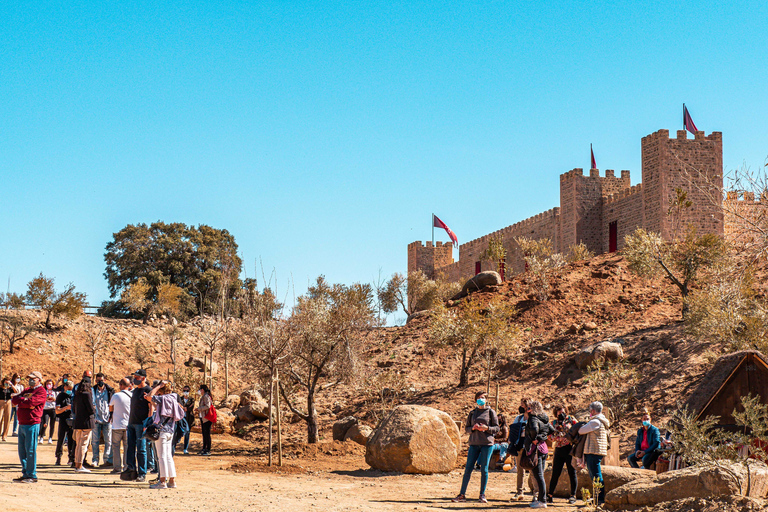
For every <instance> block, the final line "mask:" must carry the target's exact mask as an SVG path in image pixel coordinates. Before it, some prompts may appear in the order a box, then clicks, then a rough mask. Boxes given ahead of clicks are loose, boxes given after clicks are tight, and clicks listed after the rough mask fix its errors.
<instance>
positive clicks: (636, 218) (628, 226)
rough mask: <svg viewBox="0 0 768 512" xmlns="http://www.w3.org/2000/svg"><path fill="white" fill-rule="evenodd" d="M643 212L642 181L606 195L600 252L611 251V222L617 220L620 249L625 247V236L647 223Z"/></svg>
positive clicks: (618, 248) (618, 247) (617, 240)
mask: <svg viewBox="0 0 768 512" xmlns="http://www.w3.org/2000/svg"><path fill="white" fill-rule="evenodd" d="M643 213H644V202H643V184H642V183H640V184H639V185H635V186H634V187H631V188H628V189H627V190H624V191H623V192H620V193H618V194H613V195H611V196H608V197H606V198H605V201H604V203H603V226H602V246H601V250H600V251H598V253H606V252H609V249H610V248H609V245H608V244H609V242H610V225H611V222H616V233H617V239H616V242H617V248H616V249H617V250H619V251H620V250H621V249H623V248H624V237H625V236H627V235H628V234H630V233H632V232H633V231H635V230H636V229H637V228H639V227H643V225H644V224H645V221H644V218H643Z"/></svg>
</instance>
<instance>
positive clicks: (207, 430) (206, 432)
mask: <svg viewBox="0 0 768 512" xmlns="http://www.w3.org/2000/svg"><path fill="white" fill-rule="evenodd" d="M212 426H213V423H211V422H210V421H204V422H203V451H204V452H209V451H211V427H212Z"/></svg>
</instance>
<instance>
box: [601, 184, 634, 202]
mask: <svg viewBox="0 0 768 512" xmlns="http://www.w3.org/2000/svg"><path fill="white" fill-rule="evenodd" d="M642 193H643V184H642V183H638V184H637V185H635V186H634V187H629V188H628V189H626V190H622V191H621V192H619V193H617V194H611V195H609V196H605V197H604V199H603V201H604V203H603V206H607V205H609V204H611V203H615V202H616V201H619V200H621V199H624V198H625V197H629V196H631V195H634V194H642Z"/></svg>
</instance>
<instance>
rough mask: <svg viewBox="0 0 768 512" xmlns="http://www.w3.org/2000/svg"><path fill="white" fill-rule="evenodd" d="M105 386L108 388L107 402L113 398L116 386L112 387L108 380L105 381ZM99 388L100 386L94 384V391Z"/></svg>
mask: <svg viewBox="0 0 768 512" xmlns="http://www.w3.org/2000/svg"><path fill="white" fill-rule="evenodd" d="M104 387H105V388H107V402H109V401H110V400H112V395H114V394H115V388H113V387H110V385H109V384H107V383H106V382H105V383H104ZM98 389H99V387H98V386H93V390H94V391H97V390H98Z"/></svg>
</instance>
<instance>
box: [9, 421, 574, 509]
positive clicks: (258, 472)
mask: <svg viewBox="0 0 768 512" xmlns="http://www.w3.org/2000/svg"><path fill="white" fill-rule="evenodd" d="M213 445H214V450H213V455H212V456H211V457H198V456H183V455H178V456H177V458H176V461H177V471H178V481H179V487H178V488H177V489H168V490H150V489H149V488H148V484H136V483H128V482H122V481H120V479H119V478H117V477H116V476H115V475H110V474H108V471H109V470H108V469H103V470H101V469H100V470H94V472H93V473H92V474H90V475H83V474H76V473H74V472H72V470H71V469H70V468H68V467H65V466H58V467H57V466H54V465H53V461H54V447H55V445H48V444H43V445H38V448H39V450H38V478H39V482H38V483H37V484H14V483H11V479H12V478H15V477H17V476H19V475H20V465H19V459H18V455H17V447H16V438H12V439H11V440H9V442H7V443H0V496H2V499H0V502H2V507H0V508H2V510H3V511H7V512H11V511H32V510H34V511H41V510H42V511H48V510H77V511H91V510H93V511H97V510H98V511H99V512H111V511H120V512H123V511H125V512H128V511H131V512H133V511H140V510H155V511H158V510H159V511H169V512H173V511H179V512H182V511H183V512H195V511H200V512H203V511H205V512H208V511H227V512H237V511H246V510H247V511H253V510H265V511H266V510H277V509H278V508H280V509H283V510H307V509H309V510H318V511H321V510H322V511H326V510H327V511H344V510H366V511H367V510H416V511H419V510H483V509H490V510H528V509H529V507H528V502H527V501H526V502H514V503H512V502H510V501H509V500H510V498H511V494H510V489H512V488H513V486H514V483H513V478H514V475H513V474H508V473H501V472H492V473H491V475H490V479H489V486H488V499H489V503H488V504H487V505H481V504H480V503H478V502H477V501H474V500H473V501H470V502H467V503H451V502H450V498H451V497H453V496H454V495H455V494H456V493H457V492H458V489H459V487H460V485H461V475H462V470H455V471H453V472H452V473H450V474H448V475H432V476H424V475H399V474H388V473H382V472H380V471H375V470H371V469H370V468H368V466H367V465H366V464H365V461H364V460H363V458H362V455H361V454H360V453H353V454H348V455H327V454H326V453H325V452H324V451H323V448H321V449H320V450H318V456H308V457H307V458H306V459H291V460H286V461H285V463H286V465H285V466H284V467H283V468H282V469H281V470H279V471H268V469H269V468H267V467H266V466H265V465H264V461H263V459H262V457H252V456H244V455H233V453H235V452H236V451H237V452H245V451H248V450H249V449H250V448H251V447H250V445H247V444H245V443H244V442H243V441H241V440H239V439H237V438H234V437H230V436H214V440H213ZM326 446H329V445H326ZM192 447H193V448H197V449H199V436H196V435H193V443H192ZM326 451H327V452H330V453H333V450H331V449H328V450H326ZM233 466H234V469H233ZM329 468H333V469H329ZM243 471H250V472H243ZM478 487H479V473H477V474H475V475H473V476H472V481H471V483H470V492H469V493H468V495H469V496H470V497H472V498H476V497H477V492H478ZM557 501H558V503H556V504H555V506H554V507H551V508H554V509H555V510H560V511H567V510H574V508H573V507H570V506H568V505H567V504H565V503H564V500H557Z"/></svg>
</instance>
